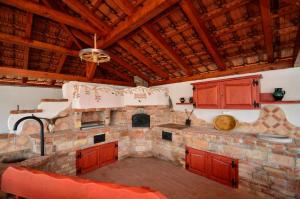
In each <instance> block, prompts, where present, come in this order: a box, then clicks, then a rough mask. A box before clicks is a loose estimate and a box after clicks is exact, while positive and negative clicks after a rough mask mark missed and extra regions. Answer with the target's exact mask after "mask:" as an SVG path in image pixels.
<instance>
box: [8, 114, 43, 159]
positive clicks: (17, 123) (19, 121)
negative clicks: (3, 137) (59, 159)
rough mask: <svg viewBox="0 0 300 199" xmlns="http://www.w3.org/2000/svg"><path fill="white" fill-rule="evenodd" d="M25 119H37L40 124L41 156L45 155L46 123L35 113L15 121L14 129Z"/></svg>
mask: <svg viewBox="0 0 300 199" xmlns="http://www.w3.org/2000/svg"><path fill="white" fill-rule="evenodd" d="M24 120H36V121H37V122H38V123H39V124H40V128H41V129H40V139H41V156H44V155H45V147H44V145H45V139H44V124H43V122H42V120H41V119H40V118H38V117H36V116H34V115H32V116H26V117H23V118H21V119H19V120H18V121H17V122H16V123H15V125H14V128H13V130H14V131H16V130H17V128H18V126H19V124H20V123H21V122H23V121H24Z"/></svg>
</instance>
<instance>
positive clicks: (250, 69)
mask: <svg viewBox="0 0 300 199" xmlns="http://www.w3.org/2000/svg"><path fill="white" fill-rule="evenodd" d="M292 66H293V62H292V60H291V59H290V60H286V61H281V62H278V63H271V64H258V65H249V66H241V67H235V68H231V69H227V70H225V71H215V72H210V73H205V74H197V75H193V76H191V77H180V78H173V79H169V80H162V81H155V82H152V83H151V84H150V86H157V85H162V84H172V83H177V82H184V81H193V80H200V79H207V78H214V77H221V76H228V75H236V74H245V73H255V72H260V71H267V70H278V69H284V68H290V67H292Z"/></svg>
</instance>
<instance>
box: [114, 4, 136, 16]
mask: <svg viewBox="0 0 300 199" xmlns="http://www.w3.org/2000/svg"><path fill="white" fill-rule="evenodd" d="M113 2H114V3H115V4H117V6H118V7H119V8H120V9H121V10H122V11H123V12H124V13H125V14H127V15H128V16H130V15H131V14H132V13H133V12H134V11H135V9H134V7H133V6H132V4H131V3H130V1H128V0H113Z"/></svg>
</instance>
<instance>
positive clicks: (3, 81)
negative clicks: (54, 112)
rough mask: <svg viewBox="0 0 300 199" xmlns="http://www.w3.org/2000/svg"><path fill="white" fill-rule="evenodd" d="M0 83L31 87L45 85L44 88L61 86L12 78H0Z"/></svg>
mask: <svg viewBox="0 0 300 199" xmlns="http://www.w3.org/2000/svg"><path fill="white" fill-rule="evenodd" d="M0 85H9V86H11V85H13V86H31V87H46V88H61V86H59V85H50V84H41V83H32V82H25V83H24V82H22V81H21V82H20V81H12V80H5V79H1V80H0Z"/></svg>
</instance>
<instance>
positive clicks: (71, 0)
mask: <svg viewBox="0 0 300 199" xmlns="http://www.w3.org/2000/svg"><path fill="white" fill-rule="evenodd" d="M63 2H64V3H65V4H66V5H67V6H68V7H70V8H71V9H72V10H74V11H75V12H77V13H78V14H80V15H81V16H82V17H83V18H84V19H85V20H87V21H89V22H90V23H91V24H93V25H94V26H95V27H96V28H97V29H99V30H101V31H103V32H104V33H105V34H106V33H108V32H109V31H110V27H109V26H108V25H106V24H105V23H104V22H103V21H101V20H100V18H98V17H97V16H96V15H94V14H93V12H91V10H90V9H89V8H87V7H86V6H85V5H84V4H82V3H81V2H79V1H78V0H63Z"/></svg>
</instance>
